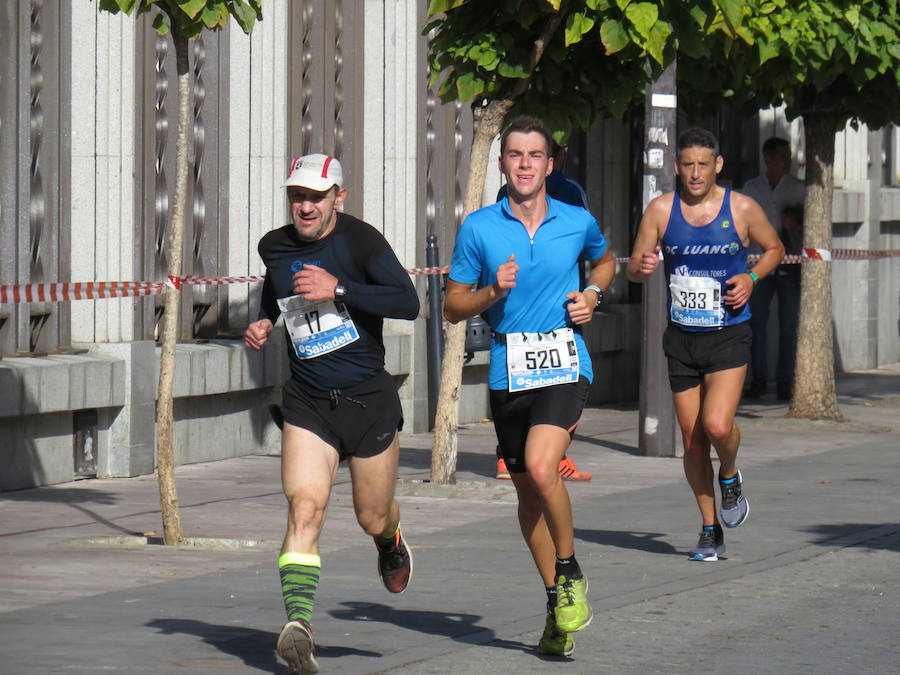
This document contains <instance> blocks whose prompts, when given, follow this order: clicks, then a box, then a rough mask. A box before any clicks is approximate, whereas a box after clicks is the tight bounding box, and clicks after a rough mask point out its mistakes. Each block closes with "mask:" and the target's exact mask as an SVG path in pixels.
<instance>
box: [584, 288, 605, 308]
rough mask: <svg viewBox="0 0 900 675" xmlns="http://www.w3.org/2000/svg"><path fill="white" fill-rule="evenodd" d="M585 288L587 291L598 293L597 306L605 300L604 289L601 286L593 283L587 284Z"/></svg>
mask: <svg viewBox="0 0 900 675" xmlns="http://www.w3.org/2000/svg"><path fill="white" fill-rule="evenodd" d="M584 290H585V291H594V293H596V294H597V307H599V306H600V304H601V303H602V302H603V289H602V288H600V287H599V286H594V285H593V284H591V285H590V286H585V287H584ZM582 293H584V291H582Z"/></svg>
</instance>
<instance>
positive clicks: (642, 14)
mask: <svg viewBox="0 0 900 675" xmlns="http://www.w3.org/2000/svg"><path fill="white" fill-rule="evenodd" d="M625 16H627V17H628V20H629V21H631V23H632V24H633V25H634V27H635V30H637V32H638V33H639V34H640V35H641V36H642V37H644V38H647V37H649V36H650V30H651V29H652V28H653V26H654V24H655V23H656V20H657V19H658V18H659V9H658V8H657V7H656V5H654V4H652V3H650V2H636V3H633V4H631V5H628V8H627V9H626V10H625Z"/></svg>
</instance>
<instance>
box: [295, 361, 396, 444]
mask: <svg viewBox="0 0 900 675" xmlns="http://www.w3.org/2000/svg"><path fill="white" fill-rule="evenodd" d="M282 410H283V412H284V419H285V421H286V422H287V423H288V424H293V425H294V426H295V427H301V428H303V429H307V430H309V431H311V432H313V433H314V434H315V435H316V436H318V437H319V438H321V439H322V440H323V441H325V442H326V443H328V444H329V445H330V446H332V447H333V448H334V449H335V450H337V452H338V456H339V457H340V460H341V461H343V460H345V459H347V458H348V457H374V456H375V455H378V454H381V453H382V452H384V451H385V450H387V448H388V447H389V446H390V444H391V441H393V440H394V435H395V434H396V433H397V432H398V431H400V430H401V429H402V428H403V410H402V408H401V407H400V397H399V396H398V395H397V387H396V385H395V384H394V379H393V378H392V377H391V375H390V373H388V372H387V371H384V370H382V371H381V372H380V373H378V374H377V375H374V376H372V377H370V378H369V379H368V380H365V381H363V382H360V383H359V384H356V385H353V386H352V387H348V388H346V389H316V388H314V387H309V386H306V385H304V384H301V383H300V382H298V381H297V380H296V379H295V378H293V377H292V378H289V379H288V381H287V382H286V383H285V385H284V391H283V404H282Z"/></svg>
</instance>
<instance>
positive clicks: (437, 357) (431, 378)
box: [425, 234, 444, 431]
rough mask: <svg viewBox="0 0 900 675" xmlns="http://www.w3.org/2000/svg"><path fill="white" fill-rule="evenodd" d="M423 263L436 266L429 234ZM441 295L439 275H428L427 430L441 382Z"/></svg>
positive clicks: (434, 239) (431, 424)
mask: <svg viewBox="0 0 900 675" xmlns="http://www.w3.org/2000/svg"><path fill="white" fill-rule="evenodd" d="M425 242H426V246H425V265H426V266H428V267H437V266H438V265H439V264H440V252H439V250H438V245H437V237H436V236H435V235H433V234H429V235H428V236H427V237H426V238H425ZM443 304H444V302H443V299H442V297H441V275H440V274H429V275H428V320H427V321H426V322H425V327H426V336H427V344H428V348H427V352H428V430H429V431H430V430H432V429H434V416H435V414H436V412H437V400H438V390H439V388H440V383H441V364H442V363H443V361H444V318H443Z"/></svg>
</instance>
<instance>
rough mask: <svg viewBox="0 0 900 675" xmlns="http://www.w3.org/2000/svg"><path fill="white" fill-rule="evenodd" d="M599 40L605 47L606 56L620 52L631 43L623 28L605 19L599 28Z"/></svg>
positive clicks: (612, 20) (616, 22)
mask: <svg viewBox="0 0 900 675" xmlns="http://www.w3.org/2000/svg"><path fill="white" fill-rule="evenodd" d="M600 40H601V42H603V46H604V47H606V54H607V56H609V55H610V54H615V53H616V52H619V51H622V50H623V49H625V47H627V46H628V44H629V43H630V42H631V39H630V38H629V37H628V32H627V31H626V30H625V27H624V26H623V25H622V24H621V23H619V22H618V21H616V20H615V19H607V20H606V21H604V22H603V25H602V26H600Z"/></svg>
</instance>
